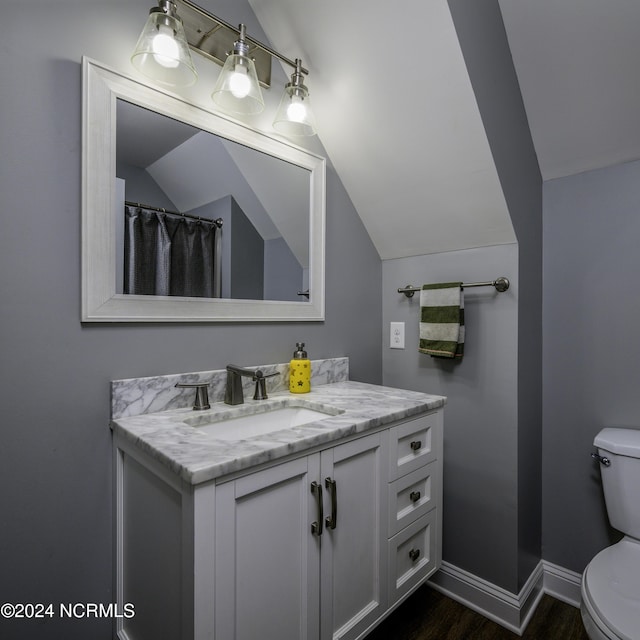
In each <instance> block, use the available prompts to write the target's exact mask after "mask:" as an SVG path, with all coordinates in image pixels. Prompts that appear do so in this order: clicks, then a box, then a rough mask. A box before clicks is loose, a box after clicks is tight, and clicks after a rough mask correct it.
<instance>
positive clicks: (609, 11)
mask: <svg viewBox="0 0 640 640" xmlns="http://www.w3.org/2000/svg"><path fill="white" fill-rule="evenodd" d="M249 3H250V5H251V7H252V8H253V10H254V12H255V14H256V16H257V18H258V20H259V21H260V24H261V26H262V27H263V29H264V31H265V33H266V35H267V37H268V38H269V40H270V41H271V43H272V44H273V46H274V47H275V48H276V49H277V50H278V51H281V52H282V53H283V54H285V55H288V56H289V57H291V58H295V57H302V58H303V63H304V64H305V66H307V67H308V68H309V71H310V75H309V80H308V84H309V88H310V91H311V97H312V100H313V105H314V110H315V111H316V115H317V118H318V122H319V124H318V129H319V138H320V140H321V142H322V144H323V145H324V147H325V149H326V151H327V154H328V156H329V158H330V160H331V161H332V163H333V165H334V167H335V168H336V170H337V172H338V174H339V176H340V178H341V180H342V182H343V183H344V186H345V188H346V189H347V192H348V193H349V195H350V197H351V200H352V201H353V203H354V206H355V208H356V210H357V211H358V213H359V215H360V217H361V218H362V220H363V222H364V224H365V226H366V228H367V230H368V232H369V234H370V236H371V238H372V240H373V242H374V244H375V246H376V247H377V249H378V251H379V253H380V256H381V257H382V258H383V259H391V258H400V257H405V256H410V255H419V254H427V253H437V252H441V251H449V250H455V249H464V248H469V247H480V246H487V245H493V244H503V243H509V242H515V235H514V231H513V228H512V225H511V221H510V217H509V214H508V210H507V207H506V204H505V200H504V197H503V194H502V190H501V188H500V183H499V180H498V176H497V172H496V169H495V166H494V164H493V160H492V157H491V153H490V149H489V145H488V142H487V139H486V135H485V132H484V129H483V127H482V122H481V119H480V115H479V112H478V108H477V105H476V101H475V96H474V94H473V91H472V88H471V83H470V80H469V77H468V74H467V71H466V67H465V65H464V60H463V57H462V54H461V51H460V46H459V43H458V40H457V38H456V33H455V29H454V25H453V23H452V18H451V15H450V12H449V8H448V4H447V1H446V0H424V1H422V2H414V1H410V0H398V2H395V3H393V4H392V5H389V3H388V2H383V1H382V0H323V1H322V2H317V0H249ZM499 3H500V8H501V10H502V12H503V17H504V22H505V27H506V30H507V35H508V39H509V44H510V47H511V50H512V55H513V60H514V64H515V68H516V72H517V75H518V79H519V82H520V87H521V91H522V94H523V98H524V103H525V108H526V111H527V116H528V119H529V123H530V128H531V132H532V138H533V141H534V145H535V148H536V152H537V154H538V159H539V163H540V168H541V173H542V176H543V178H544V179H549V178H555V177H559V176H565V175H569V174H573V173H578V172H581V171H584V170H587V169H593V168H597V167H602V166H606V165H610V164H616V163H619V162H624V161H628V160H633V159H637V158H640V127H639V126H638V124H637V115H638V113H640V71H639V70H638V61H639V60H640V38H639V37H638V35H637V32H638V27H639V26H640V0H499ZM401 18H404V19H401Z"/></svg>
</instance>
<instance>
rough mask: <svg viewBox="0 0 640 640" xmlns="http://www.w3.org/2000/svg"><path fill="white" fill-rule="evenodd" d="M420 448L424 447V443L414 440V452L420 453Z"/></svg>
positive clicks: (412, 444)
mask: <svg viewBox="0 0 640 640" xmlns="http://www.w3.org/2000/svg"><path fill="white" fill-rule="evenodd" d="M420 447H422V442H421V441H420V440H414V441H413V442H412V443H411V449H412V450H413V451H418V449H420Z"/></svg>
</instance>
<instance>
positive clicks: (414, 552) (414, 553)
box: [409, 549, 420, 562]
mask: <svg viewBox="0 0 640 640" xmlns="http://www.w3.org/2000/svg"><path fill="white" fill-rule="evenodd" d="M409 557H410V558H411V561H412V562H415V561H416V560H417V559H418V558H419V557H420V549H411V551H409Z"/></svg>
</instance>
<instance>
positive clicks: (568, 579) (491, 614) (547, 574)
mask: <svg viewBox="0 0 640 640" xmlns="http://www.w3.org/2000/svg"><path fill="white" fill-rule="evenodd" d="M580 581H581V576H580V574H578V573H575V572H574V571H569V570H568V569H563V568H562V567H558V566H557V565H554V564H551V563H550V562H545V561H540V563H539V564H538V566H537V567H536V568H535V569H534V570H533V572H532V573H531V575H530V576H529V578H528V580H527V582H526V583H525V585H524V586H523V587H522V589H521V590H520V593H518V594H513V593H511V592H510V591H507V590H506V589H503V588H501V587H498V586H496V585H494V584H492V583H490V582H488V581H486V580H483V579H482V578H478V577H477V576H474V575H473V574H471V573H469V572H467V571H464V570H463V569H459V568H458V567H455V566H454V565H452V564H449V563H447V562H443V563H442V566H441V567H440V570H439V571H438V572H437V573H436V574H435V575H434V576H432V577H431V578H430V580H429V585H430V586H431V587H433V588H434V589H436V590H437V591H440V592H441V593H444V594H445V595H447V596H449V597H450V598H452V599H454V600H456V601H458V602H460V603H462V604H464V605H465V606H467V607H469V608H470V609H473V610H474V611H476V612H478V613H480V614H481V615H483V616H485V617H486V618H489V619H490V620H493V621H494V622H496V623H498V624H499V625H501V626H503V627H505V628H507V629H509V630H510V631H513V632H514V633H517V634H518V635H522V634H523V632H524V630H525V629H526V627H527V624H528V623H529V620H530V619H531V616H532V615H533V613H534V612H535V610H536V607H537V606H538V603H539V602H540V599H541V598H542V595H543V594H544V593H548V594H549V595H551V596H553V597H554V598H557V599H558V600H562V601H563V602H566V603H568V604H571V605H573V606H575V607H579V606H580Z"/></svg>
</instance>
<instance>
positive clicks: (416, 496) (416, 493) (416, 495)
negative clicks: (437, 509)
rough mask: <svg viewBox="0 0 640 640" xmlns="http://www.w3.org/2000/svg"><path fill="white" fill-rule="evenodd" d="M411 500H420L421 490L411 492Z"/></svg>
mask: <svg viewBox="0 0 640 640" xmlns="http://www.w3.org/2000/svg"><path fill="white" fill-rule="evenodd" d="M409 500H411V502H418V500H420V492H419V491H412V492H411V493H410V494H409Z"/></svg>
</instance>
